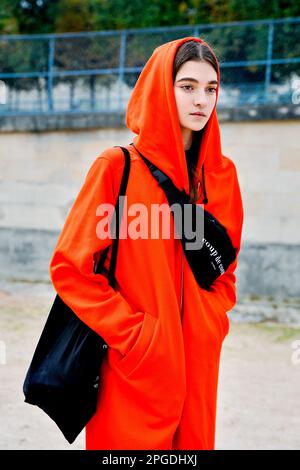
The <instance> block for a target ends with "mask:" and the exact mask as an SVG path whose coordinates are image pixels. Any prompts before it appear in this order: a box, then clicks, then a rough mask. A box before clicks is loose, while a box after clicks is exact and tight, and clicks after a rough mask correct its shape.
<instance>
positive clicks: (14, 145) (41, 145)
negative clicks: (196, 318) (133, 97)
mask: <svg viewBox="0 0 300 470" xmlns="http://www.w3.org/2000/svg"><path fill="white" fill-rule="evenodd" d="M299 131H300V124H299V121H298V120H282V121H280V120H276V121H256V122H247V121H245V122H222V123H221V136H222V148H223V153H224V154H225V155H227V156H229V157H230V158H232V159H233V160H234V162H235V164H236V166H237V170H238V175H239V180H240V185H241V190H242V195H243V202H244V209H245V221H244V229H243V246H242V250H241V253H240V259H239V267H238V270H237V277H238V289H239V292H240V293H243V294H254V293H255V294H261V295H280V296H292V297H300V278H299V272H300V240H299V228H300V204H299V188H300V143H299V139H297V136H298V135H300V132H299ZM132 138H133V135H132V133H131V132H130V131H128V129H126V128H124V127H122V126H120V125H119V124H118V125H117V126H116V127H115V128H108V129H93V128H91V129H78V130H60V131H48V132H44V131H43V132H36V131H35V132H3V133H2V134H1V147H0V278H4V279H12V278H14V279H25V280H26V279H27V280H45V281H47V280H48V279H49V275H48V264H49V260H50V256H51V253H52V250H53V247H54V244H55V242H56V239H57V236H58V234H59V232H60V230H61V228H62V226H63V223H64V220H65V218H66V215H67V213H68V211H69V209H70V207H71V205H72V203H73V201H74V198H75V196H76V194H77V193H78V191H79V189H80V187H81V185H82V183H83V180H84V177H85V175H86V173H87V171H88V169H89V167H90V165H91V163H92V162H93V161H94V159H95V158H96V157H97V156H98V155H99V154H100V153H101V152H102V151H103V150H104V149H105V148H107V147H111V146H114V145H126V144H128V143H130V142H131V141H132Z"/></svg>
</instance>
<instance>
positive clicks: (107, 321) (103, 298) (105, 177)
mask: <svg viewBox="0 0 300 470" xmlns="http://www.w3.org/2000/svg"><path fill="white" fill-rule="evenodd" d="M111 165H112V163H111V162H110V160H109V159H107V158H105V157H103V156H99V157H98V158H97V159H96V160H95V161H94V162H93V164H92V165H91V167H90V169H89V171H88V173H87V176H86V178H85V181H84V184H83V186H82V188H81V190H80V192H79V194H78V195H77V197H76V199H75V202H74V204H73V206H72V208H71V209H70V211H69V214H68V216H67V218H66V221H65V224H64V227H63V229H62V231H61V233H60V235H59V238H58V241H57V244H56V246H55V249H54V253H53V255H52V259H51V261H50V268H49V270H50V278H51V281H52V283H53V286H54V288H55V290H56V292H57V293H58V294H59V296H60V297H61V298H62V300H63V301H64V302H65V303H66V304H67V305H68V306H69V307H70V308H71V309H72V310H73V311H74V313H75V314H76V315H77V316H78V317H79V318H80V319H81V320H82V321H83V322H85V323H86V324H87V325H88V326H89V327H90V328H92V329H93V330H94V331H96V333H98V334H99V335H100V336H101V337H102V338H103V339H104V340H105V342H106V343H107V344H108V345H109V346H110V347H113V348H116V349H117V350H119V352H121V353H122V354H127V353H128V351H129V350H130V349H131V347H132V346H133V344H134V343H135V341H136V339H137V337H138V335H139V331H140V328H141V326H142V323H143V318H144V314H145V312H136V311H134V310H133V309H132V308H131V306H130V305H129V303H128V302H127V301H126V300H125V298H124V297H123V296H122V295H121V294H120V293H119V292H118V291H117V290H115V289H113V288H112V287H111V286H110V285H109V283H108V279H107V278H106V277H105V276H104V275H102V274H94V272H93V255H94V253H97V252H99V251H103V250H104V249H105V248H106V247H107V246H108V245H111V244H112V241H113V240H112V239H111V238H106V239H100V238H99V237H97V235H96V226H97V223H98V222H99V221H100V220H101V219H99V216H97V215H96V209H97V207H98V205H99V204H101V203H109V204H112V205H113V206H115V204H116V199H117V194H118V191H119V186H117V182H116V181H115V182H114V178H113V170H112V168H111ZM118 184H120V182H118ZM114 185H116V194H115V193H114Z"/></svg>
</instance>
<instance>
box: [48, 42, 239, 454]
mask: <svg viewBox="0 0 300 470" xmlns="http://www.w3.org/2000/svg"><path fill="white" fill-rule="evenodd" d="M219 86H220V70H219V65H218V61H217V59H216V57H215V54H214V52H213V50H212V49H211V47H210V46H209V45H208V44H207V43H205V42H204V41H202V40H201V39H198V38H195V37H186V38H182V39H178V40H175V41H171V42H169V43H166V44H163V45H161V46H160V47H158V48H156V49H155V50H154V52H153V54H152V56H151V57H150V59H149V60H148V62H147V63H146V65H145V67H144V68H143V70H142V72H141V74H140V76H139V78H138V81H137V83H136V85H135V87H134V89H133V92H132V95H131V98H130V100H129V103H128V107H127V113H126V125H127V127H128V128H129V129H131V131H132V132H133V133H135V134H136V136H135V137H134V140H133V143H134V146H133V145H127V148H128V150H129V152H130V157H131V170H130V176H129V181H128V187H127V193H126V195H127V206H128V207H130V206H131V205H133V204H136V203H139V204H142V205H143V207H146V208H147V209H148V210H149V212H148V213H149V214H150V213H151V205H152V204H158V205H160V204H167V199H166V196H165V194H164V192H163V190H162V189H161V188H160V187H159V186H158V183H157V181H156V180H155V179H154V178H153V176H152V175H151V173H150V171H149V169H148V167H147V166H146V164H145V162H144V161H143V159H142V158H141V157H140V155H139V152H141V154H142V155H144V156H145V157H147V158H148V160H150V161H151V162H152V163H154V164H155V165H156V166H157V167H159V168H160V169H161V170H162V171H163V172H165V173H166V174H167V175H168V176H169V177H170V178H171V179H172V181H173V183H174V184H175V185H176V186H177V188H178V189H180V190H184V191H185V192H186V193H187V194H192V193H193V194H195V192H193V189H194V188H195V187H196V188H198V187H199V199H197V200H196V202H197V203H199V204H202V203H203V202H204V203H206V205H205V208H206V209H207V210H208V211H209V212H211V213H212V214H213V215H214V216H215V217H216V218H217V219H218V220H219V221H220V222H221V223H222V224H223V225H224V226H225V227H226V228H227V231H228V234H229V235H230V237H231V240H232V242H233V245H234V246H235V247H236V248H237V250H238V251H239V249H240V244H241V232H242V223H243V206H242V199H241V193H240V188H239V183H238V178H237V174H236V169H235V165H234V163H233V162H232V160H231V159H229V158H228V157H226V156H224V155H223V154H222V150H221V143H220V132H219V124H218V119H217V113H216V103H217V97H218V90H219ZM194 113H203V114H204V116H199V115H195V114H194ZM199 134H201V136H202V139H201V145H200V146H199V150H198V152H197V153H198V155H197V159H196V161H195V167H194V171H193V172H192V173H191V168H189V167H188V163H187V158H186V154H185V151H186V150H187V149H188V148H189V146H190V145H191V142H192V139H193V137H194V136H195V135H199ZM137 150H138V151H139V152H138V151H137ZM203 165H204V166H203ZM123 168H124V156H123V153H122V151H121V149H120V148H118V147H112V148H108V149H107V150H105V151H104V152H102V153H101V154H100V155H99V156H98V158H96V159H95V161H94V162H93V164H92V166H91V167H90V169H89V171H88V173H87V176H86V178H85V181H84V184H83V186H82V188H81V190H80V192H79V194H78V196H77V198H76V200H75V202H74V205H73V207H72V208H71V210H70V212H69V214H68V217H67V219H66V222H65V225H64V227H63V229H62V232H61V234H60V236H59V238H58V241H57V244H56V247H55V250H54V253H53V257H52V259H51V263H50V276H51V280H52V282H53V285H54V287H55V290H56V291H57V292H58V294H59V295H60V296H61V297H62V299H63V300H64V301H65V302H66V303H67V304H68V305H69V306H70V307H71V308H72V309H73V311H74V312H75V313H76V314H77V315H78V316H79V317H80V318H81V319H82V320H83V321H84V322H85V323H87V324H88V325H89V326H90V327H91V328H92V329H93V330H95V331H96V332H97V333H98V334H99V335H100V336H102V337H103V338H104V340H105V341H106V342H107V344H108V345H109V348H108V352H107V356H106V358H105V360H104V362H103V364H102V368H101V378H102V381H101V383H100V389H99V399H98V407H97V412H96V414H95V415H94V416H93V418H92V419H91V420H90V422H89V423H88V425H87V426H86V449H112V450H113V449H122V450H123V449H169V450H171V449H206V450H208V449H214V446H215V422H216V405H217V385H218V371H219V362H220V353H221V348H222V343H223V340H224V337H225V336H226V334H227V333H228V330H229V319H228V316H227V312H228V311H229V310H230V309H231V308H232V307H233V306H234V304H235V302H236V287H235V274H234V271H235V268H236V266H237V259H236V260H235V261H234V262H233V263H232V264H231V265H230V266H229V268H228V270H227V271H226V272H225V273H224V274H222V275H221V276H220V277H219V278H218V279H217V280H216V281H215V282H214V283H213V285H212V286H211V288H210V290H204V289H202V288H201V287H199V285H198V284H197V282H196V281H195V278H194V275H193V273H192V271H191V269H190V267H189V265H188V263H187V261H186V259H185V258H184V257H183V252H182V245H181V241H180V240H179V239H178V238H176V237H174V236H171V237H169V238H163V237H162V236H161V228H160V229H159V230H160V231H159V236H158V237H156V238H155V237H152V238H151V237H149V236H148V237H142V236H141V237H129V236H128V237H127V238H125V237H124V238H123V239H120V242H119V249H118V258H117V266H116V273H115V275H116V281H117V282H116V288H115V289H113V288H112V287H111V286H110V285H109V284H108V280H107V278H106V277H105V275H104V273H102V274H94V273H93V257H94V255H95V254H96V253H99V252H100V253H101V252H102V250H103V249H104V248H106V247H107V246H108V245H110V244H111V243H112V239H111V238H106V239H104V238H102V239H101V237H99V236H98V233H97V224H98V223H99V220H100V217H99V215H97V207H98V206H99V205H100V204H102V203H110V204H113V205H115V203H116V199H117V195H118V190H119V186H120V182H121V177H122V172H123ZM203 168H204V173H203V171H202V170H203ZM191 174H192V175H193V178H191V176H190V175H191ZM203 176H204V178H205V179H203ZM204 183H205V186H204ZM201 189H202V191H201ZM203 198H204V199H205V200H204V199H203ZM98 213H99V212H98ZM128 214H129V212H128ZM132 215H133V214H132V213H131V216H132ZM135 216H136V214H135ZM129 220H130V214H129V215H128V223H129ZM170 223H172V218H171V217H170ZM172 233H173V231H172V230H171V235H172ZM109 261H110V251H109V255H108V257H107V261H106V264H105V266H106V268H107V267H108V265H109ZM182 262H183V264H181V263H182ZM182 281H183V286H184V295H183V305H182V311H180V310H181V309H180V301H181V292H182V291H181V287H182Z"/></svg>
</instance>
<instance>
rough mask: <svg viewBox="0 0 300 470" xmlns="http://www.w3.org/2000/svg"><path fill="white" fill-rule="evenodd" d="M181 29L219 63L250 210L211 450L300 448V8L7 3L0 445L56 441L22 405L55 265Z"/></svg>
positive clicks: (229, 147)
mask: <svg viewBox="0 0 300 470" xmlns="http://www.w3.org/2000/svg"><path fill="white" fill-rule="evenodd" d="M185 36H197V37H200V38H202V39H204V40H206V41H208V42H209V43H210V44H211V45H212V47H213V48H214V50H215V52H216V54H217V56H218V58H219V61H220V65H221V87H220V93H219V102H218V106H217V112H218V117H219V122H220V127H221V137H222V149H223V153H224V155H227V156H229V157H230V158H232V159H233V161H234V163H235V165H236V167H237V171H238V176H239V181H240V186H241V190H242V196H243V202H244V210H245V220H244V228H243V244H242V249H241V252H240V256H239V266H238V269H237V272H236V274H237V291H238V302H237V305H236V307H235V308H234V309H233V310H232V311H231V312H229V316H230V319H232V326H231V328H232V334H231V335H229V337H228V338H226V342H225V345H224V358H225V359H224V360H223V362H222V366H223V364H224V370H223V369H221V371H220V372H221V374H220V381H222V384H223V382H224V385H222V388H221V391H220V407H221V410H220V421H218V422H219V423H220V425H219V428H218V429H219V431H218V434H217V447H219V448H278V446H280V445H281V446H282V447H283V448H295V447H297V446H298V447H299V445H300V438H299V436H300V433H299V430H300V409H299V404H298V403H297V399H296V392H295V391H296V390H297V387H299V385H300V383H299V370H300V369H299V366H298V368H297V365H298V364H299V363H300V357H299V358H298V356H295V354H296V353H297V347H299V345H300V342H299V345H298V346H297V344H298V343H297V341H298V340H300V329H299V328H300V275H299V272H300V256H299V254H300V240H299V229H300V204H299V200H300V198H299V187H300V142H299V136H300V126H299V119H300V3H299V2H295V1H293V0H287V1H284V2H283V1H280V0H270V1H266V0H244V1H243V2H240V1H238V0H228V1H225V0H218V1H217V0H189V1H177V2H174V1H171V0H134V1H131V2H128V1H125V0H116V1H111V2H107V0H86V1H83V0H82V1H80V0H22V1H19V0H1V1H0V139H1V140H0V142H1V144H0V307H1V316H0V374H3V377H1V389H0V411H1V414H2V411H3V412H5V416H6V418H4V417H3V419H2V418H1V419H2V426H3V429H2V430H1V429H0V448H34V447H36V448H47V446H50V448H51V446H53V447H52V448H55V447H56V446H59V445H62V444H61V439H59V436H58V435H57V430H56V428H55V427H52V428H51V432H50V431H49V433H48V431H47V432H46V434H45V435H44V437H42V435H41V434H39V432H38V430H39V429H40V427H41V426H45V429H47V430H48V427H47V426H51V424H52V423H51V424H49V423H48V418H46V417H43V416H40V412H39V411H38V410H35V409H31V408H30V407H28V405H25V407H24V405H23V403H22V399H23V398H22V396H21V387H22V380H23V379H24V374H25V372H26V367H27V366H28V362H29V360H30V359H31V356H32V353H33V349H34V347H35V344H36V342H37V340H38V337H39V334H40V332H41V328H42V326H43V324H44V321H45V319H46V316H47V314H48V311H49V308H50V306H51V304H52V302H53V300H54V291H53V288H52V286H51V284H50V282H49V272H48V266H49V262H50V257H51V254H52V251H53V249H54V245H55V243H56V240H57V237H58V235H59V233H60V230H61V228H62V226H63V224H64V221H65V219H66V216H67V214H68V211H69V209H70V207H71V206H72V204H73V201H74V198H75V197H76V195H77V193H78V191H79V189H80V187H81V185H82V183H83V180H84V177H85V175H86V173H87V171H88V169H89V167H90V165H91V163H92V162H93V161H94V160H95V158H96V157H97V156H98V155H99V154H100V153H101V152H102V151H103V150H104V149H106V148H108V147H111V146H114V145H127V144H129V143H130V142H132V139H133V137H134V136H133V135H132V133H131V131H129V130H128V129H127V128H126V127H125V123H124V115H125V110H126V105H127V102H128V99H129V96H130V93H131V90H132V88H133V86H134V84H135V82H136V80H137V78H138V76H139V73H140V72H141V70H142V68H143V66H144V64H145V62H146V61H147V60H148V58H149V57H150V55H151V54H152V52H153V50H154V48H155V47H157V46H159V45H160V44H162V43H165V42H167V41H171V40H173V39H176V38H180V37H185ZM20 342H21V343H20ZM20 344H22V347H20ZM241 345H242V346H241ZM293 349H294V355H293ZM262 358H264V359H263V360H262ZM4 366H9V367H4ZM246 371H248V374H247V373H246ZM249 374H250V375H249ZM247 381H248V385H247ZM4 384H5V387H4ZM274 390H277V391H278V393H277V394H276V393H275V394H274ZM232 396H234V399H233V400H232ZM266 397H267V398H266ZM251 400H254V401H253V402H252V406H251ZM276 400H278V402H276ZM283 403H284V404H283ZM246 405H247V406H246ZM245 406H246V408H247V412H248V414H247V412H246V411H245ZM28 408H30V409H29V410H28ZM251 409H252V410H254V409H255V410H256V413H253V412H252V413H251ZM24 416H25V418H24ZM43 419H44V421H43ZM266 423H268V424H266ZM258 429H260V433H258V431H257V430H258ZM247 433H248V434H247ZM49 436H50V437H49ZM51 436H53V437H51ZM51 439H52V440H51ZM82 442H83V441H80V442H79V444H78V446H79V447H78V448H81V447H80V446H82V445H83V443H82ZM75 445H76V444H75Z"/></svg>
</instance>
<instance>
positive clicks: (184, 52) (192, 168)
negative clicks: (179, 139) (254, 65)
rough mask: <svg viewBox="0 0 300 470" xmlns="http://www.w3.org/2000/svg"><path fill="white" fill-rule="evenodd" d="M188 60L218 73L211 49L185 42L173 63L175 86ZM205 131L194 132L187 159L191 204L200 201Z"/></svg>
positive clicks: (203, 45) (204, 45)
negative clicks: (199, 171) (200, 155)
mask: <svg viewBox="0 0 300 470" xmlns="http://www.w3.org/2000/svg"><path fill="white" fill-rule="evenodd" d="M188 60H196V61H199V62H208V63H209V64H211V65H212V66H213V68H214V69H215V71H216V73H218V64H217V62H216V59H215V56H214V55H213V53H212V52H211V50H210V49H209V47H208V46H207V45H206V44H203V43H201V42H198V41H193V40H190V41H186V42H184V43H183V44H182V45H181V46H180V47H179V48H178V50H177V52H176V55H175V58H174V62H173V84H174V82H175V78H176V75H177V73H178V71H179V69H180V67H182V65H183V64H184V63H185V62H187V61H188ZM202 132H203V130H201V131H199V132H193V142H192V147H193V149H195V151H193V152H188V154H189V153H190V154H191V155H190V156H188V158H187V166H188V174H189V181H190V188H191V190H190V202H196V201H197V200H198V188H197V180H196V178H197V174H196V167H197V161H196V159H197V157H198V149H199V146H200V145H201V138H202ZM202 189H203V188H202Z"/></svg>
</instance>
